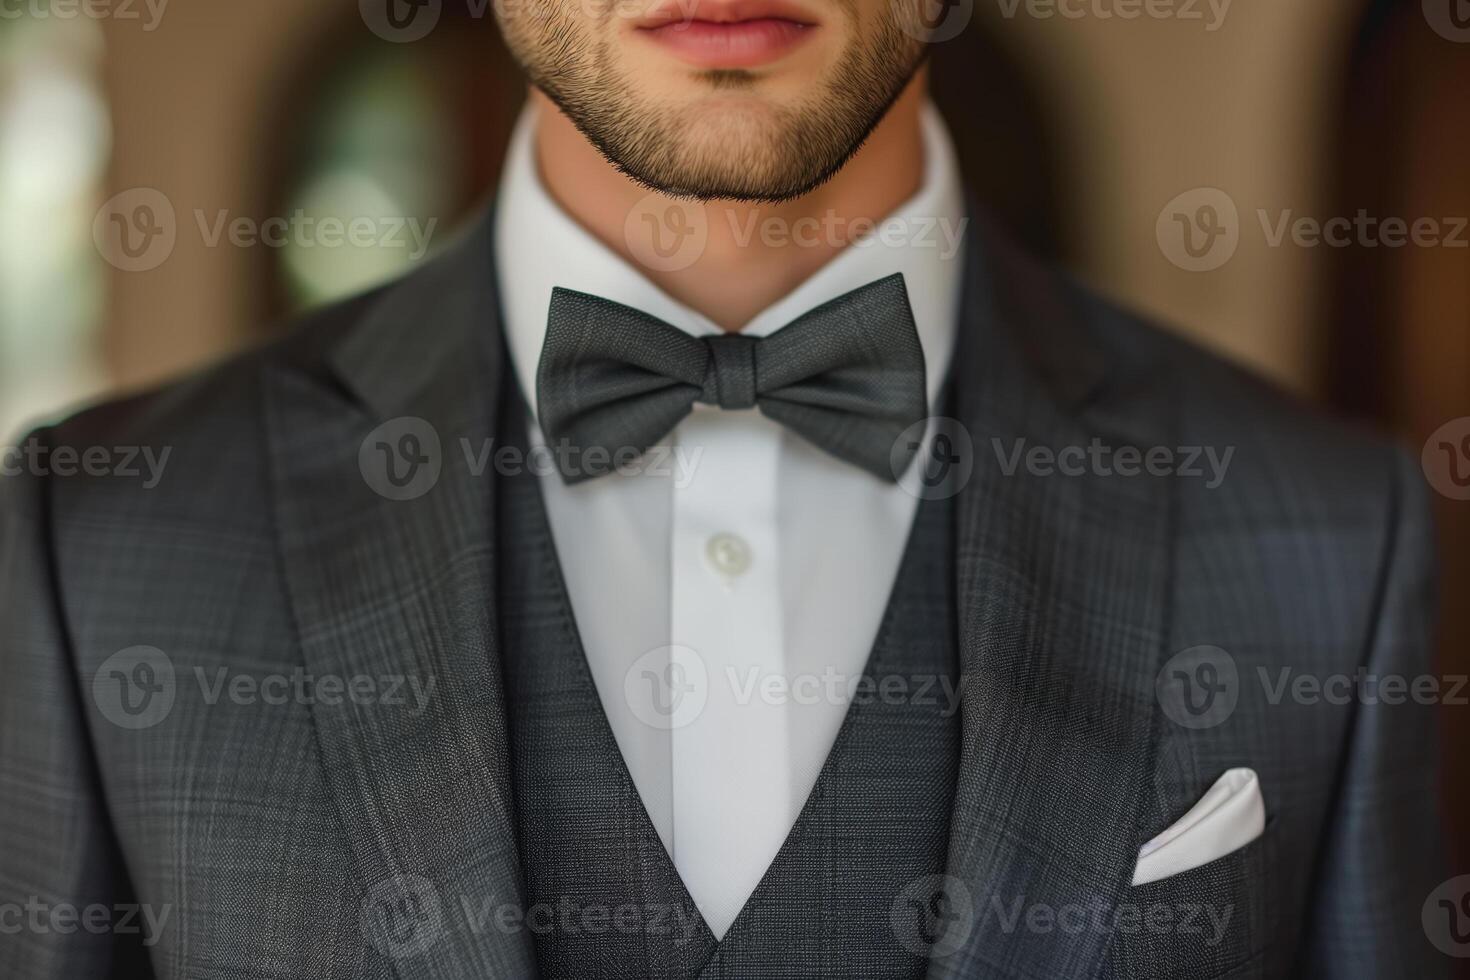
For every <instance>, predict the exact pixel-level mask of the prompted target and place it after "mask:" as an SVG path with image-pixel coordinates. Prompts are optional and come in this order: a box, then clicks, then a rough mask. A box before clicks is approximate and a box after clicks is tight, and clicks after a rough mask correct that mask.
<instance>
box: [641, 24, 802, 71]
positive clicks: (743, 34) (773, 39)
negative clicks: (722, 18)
mask: <svg viewBox="0 0 1470 980" xmlns="http://www.w3.org/2000/svg"><path fill="white" fill-rule="evenodd" d="M811 32H812V25H810V24H798V23H797V22H796V21H794V20H782V19H780V18H776V17H762V18H760V19H758V20H742V21H738V22H735V23H717V22H715V21H710V20H691V21H682V20H681V21H676V22H674V23H672V24H665V25H663V26H661V27H653V28H644V29H642V30H641V31H639V33H641V34H643V35H644V36H645V37H647V38H648V39H649V40H651V41H653V42H654V43H656V44H658V45H660V46H661V47H663V48H664V50H666V51H668V52H669V53H670V54H673V55H674V56H675V57H677V58H679V59H680V60H682V61H685V62H687V63H689V64H691V65H694V66H695V67H697V68H709V69H718V68H754V67H757V66H759V65H765V64H769V63H770V62H773V61H775V60H777V59H778V58H780V57H782V56H783V55H785V54H787V53H788V52H790V51H791V50H792V49H794V48H795V47H797V46H798V45H799V44H801V43H802V42H803V41H805V40H806V39H807V37H808V36H809V35H810V34H811Z"/></svg>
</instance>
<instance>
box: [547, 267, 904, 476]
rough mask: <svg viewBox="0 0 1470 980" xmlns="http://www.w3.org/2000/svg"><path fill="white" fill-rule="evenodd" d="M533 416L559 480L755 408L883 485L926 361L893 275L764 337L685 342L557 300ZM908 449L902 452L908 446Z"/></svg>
mask: <svg viewBox="0 0 1470 980" xmlns="http://www.w3.org/2000/svg"><path fill="white" fill-rule="evenodd" d="M536 399H537V403H538V404H537V411H538V413H539V415H540V419H541V428H542V431H543V432H545V434H546V438H547V441H548V442H549V443H551V444H552V445H553V446H557V445H569V446H571V447H575V448H576V449H578V450H580V451H581V453H582V455H583V458H582V459H581V460H575V461H574V460H571V459H569V457H568V456H567V454H565V453H560V452H558V453H555V454H554V455H555V456H556V458H557V460H558V463H559V467H560V469H561V472H562V476H563V478H564V479H565V480H566V482H568V483H579V482H581V481H583V480H586V479H589V478H591V477H594V476H599V475H601V474H602V473H606V472H609V471H610V470H611V469H612V467H613V465H614V463H615V462H616V460H615V459H614V460H613V461H611V462H608V463H607V464H606V465H605V466H601V465H598V466H595V467H592V466H589V463H590V462H591V461H592V460H591V459H590V458H589V457H588V456H587V454H586V451H587V450H588V449H592V448H597V449H600V450H602V453H600V454H599V457H600V459H598V460H597V461H598V463H599V464H600V463H601V461H602V460H608V459H609V458H610V457H615V455H616V454H617V453H619V452H624V453H626V452H628V451H629V450H631V449H636V450H637V451H638V452H640V453H641V452H643V451H644V450H647V449H648V448H649V447H650V446H653V445H654V444H656V443H657V442H658V441H659V440H660V439H662V438H663V437H664V436H666V435H668V433H669V431H670V430H672V429H673V428H674V426H676V425H678V424H679V421H680V420H681V419H683V418H684V416H686V415H688V414H689V413H690V411H691V410H693V408H694V403H695V402H704V403H706V404H710V405H718V406H720V407H721V408H736V409H738V408H759V409H760V410H761V412H762V413H763V414H764V415H766V416H767V417H769V418H771V419H774V420H775V421H777V422H780V423H781V424H782V425H785V426H787V427H788V428H790V429H791V430H793V431H794V432H796V433H798V434H800V435H801V436H803V437H805V438H806V439H808V440H810V441H811V442H812V443H814V444H816V445H817V446H820V447H821V448H822V449H825V450H826V451H827V452H829V453H831V454H832V455H834V456H836V457H837V458H839V459H842V460H846V461H847V462H849V463H852V464H854V465H855V466H860V467H862V468H863V469H865V470H867V471H868V472H869V473H872V474H873V475H874V476H877V477H878V478H879V479H882V480H887V481H889V482H894V481H896V480H897V479H898V477H899V476H900V475H901V474H902V473H903V471H904V470H905V469H906V468H907V467H908V464H909V462H910V460H912V458H913V455H914V452H915V451H916V448H917V444H915V445H907V444H905V445H898V439H899V436H900V435H902V434H903V432H904V430H905V429H907V428H908V427H909V426H911V425H913V424H914V423H916V422H919V421H922V420H923V419H924V418H925V416H926V415H927V414H928V411H927V401H926V399H925V394H924V350H923V348H922V347H921V346H920V344H919V334H918V331H917V330H915V329H914V317H913V313H912V312H911V311H910V310H909V302H908V294H907V293H906V292H905V291H904V285H903V276H901V275H892V276H888V277H887V278H885V279H879V280H878V281H877V282H873V283H869V284H868V285H866V286H863V287H862V288H860V289H855V290H853V291H852V292H850V293H846V294H844V295H842V296H839V297H837V298H836V299H834V300H832V301H830V302H828V303H823V304H822V305H821V306H819V307H817V308H816V309H814V310H812V311H811V312H810V313H807V314H805V315H803V316H801V317H799V318H797V319H795V320H793V321H792V322H791V323H789V324H787V325H786V326H785V327H782V328H781V329H780V330H777V331H776V332H775V333H773V334H771V335H770V336H768V337H763V338H755V337H743V336H740V335H738V334H729V335H724V336H717V337H691V336H690V335H689V334H686V333H684V332H683V331H682V330H679V329H678V328H676V327H674V326H671V325H670V324H667V323H665V322H664V321H662V320H659V319H657V318H655V317H651V316H649V315H648V314H646V313H641V312H639V311H638V310H635V309H632V308H630V307H627V306H623V305H622V304H620V303H614V302H611V301H610V300H605V299H602V298H600V297H597V296H589V295H587V294H586V293H578V292H573V291H572V290H569V289H561V288H559V287H558V288H557V289H554V290H552V293H551V313H550V317H549V322H548V323H547V327H546V342H545V344H544V345H543V347H542V348H541V364H540V367H539V368H538V369H537V373H536ZM906 442H907V441H906Z"/></svg>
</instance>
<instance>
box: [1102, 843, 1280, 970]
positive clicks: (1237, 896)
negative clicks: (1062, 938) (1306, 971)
mask: <svg viewBox="0 0 1470 980" xmlns="http://www.w3.org/2000/svg"><path fill="white" fill-rule="evenodd" d="M1272 822H1273V821H1269V820H1268V821H1267V823H1266V829H1265V832H1264V833H1262V834H1261V836H1260V837H1257V838H1256V839H1255V840H1253V841H1251V842H1250V843H1249V844H1247V845H1245V846H1244V847H1242V848H1239V849H1237V850H1235V851H1232V852H1231V853H1229V854H1227V855H1225V856H1224V857H1222V858H1217V859H1216V860H1214V861H1210V862H1208V863H1207V864H1202V865H1200V866H1199V867H1197V868H1191V869H1190V870H1188V871H1185V872H1182V873H1180V874H1177V875H1172V876H1170V877H1168V878H1164V879H1161V880H1159V881H1154V882H1150V883H1148V884H1146V885H1137V886H1134V887H1131V888H1128V889H1126V890H1125V891H1124V892H1123V895H1122V898H1121V899H1120V900H1119V903H1118V907H1117V910H1116V914H1115V916H1114V919H1113V935H1112V939H1111V940H1110V943H1109V946H1108V955H1107V965H1106V967H1105V969H1104V970H1103V976H1105V977H1110V978H1118V980H1122V978H1128V980H1153V978H1160V980H1163V978H1169V980H1174V978H1178V977H1189V978H1190V980H1218V978H1226V977H1229V978H1231V980H1235V978H1248V977H1263V976H1265V975H1266V974H1265V969H1266V964H1265V955H1264V954H1265V943H1266V937H1267V928H1266V911H1267V910H1266V902H1267V899H1268V894H1267V873H1268V868H1269V864H1268V861H1267V857H1266V855H1267V851H1268V849H1269V845H1270V842H1271V840H1272V835H1271V829H1272V828H1271V824H1272Z"/></svg>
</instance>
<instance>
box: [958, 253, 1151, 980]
mask: <svg viewBox="0 0 1470 980" xmlns="http://www.w3.org/2000/svg"><path fill="white" fill-rule="evenodd" d="M977 245H978V247H976V246H977ZM982 249H983V255H982V254H980V253H981V250H982ZM971 252H972V256H971V261H972V265H971V269H970V274H969V277H968V279H967V288H968V289H969V290H970V294H969V296H968V297H967V301H966V304H965V308H966V311H967V312H966V315H965V316H966V320H965V322H964V323H963V325H962V335H961V341H960V350H959V352H958V353H957V355H956V357H957V360H956V366H957V372H956V378H957V379H958V382H957V395H958V414H959V417H960V419H961V421H962V422H963V423H964V425H965V426H966V427H967V428H968V429H969V432H970V436H971V438H972V440H973V444H974V448H975V460H976V465H975V471H974V475H973V476H972V478H971V480H970V482H969V484H968V485H967V486H966V487H965V488H964V490H963V491H962V493H961V496H960V500H959V509H958V515H957V518H958V551H957V560H956V574H957V576H958V578H959V589H958V594H959V602H960V616H959V634H960V648H961V663H962V671H963V674H964V685H965V686H964V690H963V701H962V716H963V729H964V735H963V739H964V741H963V748H962V759H961V773H960V778H959V782H958V786H957V788H956V795H955V803H954V811H953V814H952V818H951V835H950V856H949V862H948V873H949V875H951V876H952V879H951V880H950V881H949V883H948V887H950V888H952V889H956V890H957V891H958V892H959V894H958V895H951V896H949V899H950V902H951V904H950V905H949V906H948V908H950V909H964V908H969V909H972V910H973V915H972V916H969V917H968V918H967V919H964V920H960V919H956V920H955V921H953V922H951V923H950V924H949V928H950V929H951V930H953V931H951V932H949V933H947V934H946V936H945V939H944V940H943V942H942V943H941V945H940V946H939V947H936V954H939V953H946V955H936V958H935V960H934V962H933V964H932V967H931V970H930V974H929V975H930V977H931V978H950V977H960V976H1005V977H1091V976H1095V975H1096V974H1097V973H1098V970H1099V969H1100V966H1101V963H1102V960H1103V957H1104V954H1105V952H1106V947H1107V942H1108V936H1107V932H1106V930H1105V929H1100V928H1095V927H1093V926H1092V922H1093V921H1094V920H1093V919H1092V918H1090V916H1092V915H1094V914H1097V915H1101V916H1102V918H1101V920H1100V921H1103V922H1107V921H1110V920H1109V919H1108V918H1107V915H1108V914H1109V913H1110V912H1111V911H1112V910H1113V909H1114V907H1115V906H1116V904H1117V903H1118V901H1119V900H1120V898H1121V897H1122V895H1123V891H1124V889H1125V888H1126V887H1127V886H1128V885H1129V882H1130V878H1131V874H1132V870H1133V865H1134V861H1135V858H1136V855H1137V849H1138V847H1139V845H1140V844H1141V841H1140V839H1139V838H1140V834H1141V828H1140V827H1139V820H1138V818H1139V814H1140V812H1141V807H1142V804H1143V801H1144V800H1145V798H1146V797H1147V793H1148V785H1149V779H1150V775H1151V771H1152V764H1153V759H1152V757H1153V741H1154V740H1153V735H1152V731H1153V725H1154V719H1155V711H1154V706H1155V705H1154V695H1153V691H1154V686H1153V681H1154V676H1155V671H1156V670H1157V669H1158V667H1159V665H1160V662H1161V660H1162V658H1161V654H1162V652H1163V650H1164V646H1165V626H1166V623H1165V596H1166V592H1165V585H1166V580H1167V575H1168V565H1169V555H1170V547H1169V535H1170V499H1171V498H1170V492H1169V489H1168V485H1167V484H1168V480H1167V478H1161V477H1148V476H1137V477H1125V476H1119V475H1100V474H1099V473H1098V472H1093V471H1091V470H1089V472H1088V473H1087V474H1086V475H1080V476H1065V475H1043V474H1042V473H1041V471H1040V470H1039V469H1036V468H1033V467H1028V465H1027V462H1026V457H1025V454H1026V453H1027V452H1028V451H1029V450H1031V449H1033V448H1035V447H1045V448H1047V449H1049V450H1060V449H1062V448H1063V447H1067V446H1080V447H1083V448H1087V447H1089V446H1091V445H1092V444H1093V439H1094V437H1096V438H1097V439H1099V440H1100V441H1101V444H1103V445H1107V446H1111V447H1114V448H1116V447H1119V446H1123V445H1130V444H1131V445H1135V446H1139V447H1143V448H1146V447H1148V446H1150V445H1170V444H1171V443H1170V442H1168V441H1167V437H1166V435H1165V429H1164V427H1163V426H1162V425H1160V424H1158V423H1159V422H1160V421H1161V420H1166V419H1169V418H1171V417H1172V415H1171V413H1170V405H1169V400H1170V399H1169V397H1168V393H1167V392H1166V391H1161V390H1156V389H1154V388H1151V387H1150V386H1149V385H1147V384H1134V383H1132V382H1130V379H1128V378H1126V377H1120V376H1118V375H1117V373H1116V372H1115V371H1114V370H1113V368H1112V366H1111V365H1110V364H1109V361H1108V358H1107V356H1106V352H1105V350H1104V349H1103V348H1102V347H1101V346H1100V345H1099V343H1098V342H1097V341H1096V340H1094V339H1093V336H1094V335H1093V334H1092V333H1090V332H1089V333H1086V334H1084V332H1083V331H1081V330H1078V329H1076V326H1077V323H1076V318H1077V317H1079V316H1082V315H1084V311H1083V310H1081V309H1080V308H1073V307H1071V306H1069V305H1068V304H1069V298H1070V297H1072V296H1073V295H1074V294H1073V292H1072V290H1071V287H1070V286H1068V285H1067V284H1066V283H1064V282H1062V281H1061V280H1060V279H1056V278H1054V277H1052V276H1051V275H1050V274H1048V273H1045V272H1043V271H1041V270H1040V269H1039V268H1038V267H1035V266H1032V265H1031V264H1030V262H1029V261H1028V260H1026V259H1024V258H1022V257H1020V256H1018V255H1015V254H1013V253H1011V252H1009V251H1008V250H1007V246H1004V245H1003V244H1001V243H999V242H991V241H985V240H981V241H979V242H973V241H972V248H971ZM987 280H988V281H990V282H992V283H994V288H993V289H991V288H988V287H985V286H983V285H982V284H983V283H984V282H985V281H987ZM1125 403H1126V405H1127V410H1126V411H1123V407H1124V405H1125ZM1125 419H1126V420H1128V422H1127V424H1122V421H1121V420H1125ZM1018 451H1019V453H1020V455H1019V456H1017V452H1018ZM1007 470H1011V472H1009V473H1008V472H1007ZM1028 470H1030V471H1029V472H1028ZM954 879H958V881H957V882H956V881H954ZM967 900H968V901H967ZM1048 914H1051V915H1053V916H1058V917H1060V918H1058V919H1057V920H1056V921H1055V922H1053V924H1052V925H1051V926H1050V928H1049V929H1047V928H1045V927H1044V926H1043V927H1037V926H1036V925H1034V924H1033V921H1040V922H1043V923H1044V922H1045V921H1046V919H1045V918H1044V917H1045V916H1046V915H1048ZM1083 914H1087V915H1088V916H1089V918H1088V919H1087V920H1086V922H1085V927H1084V928H1081V929H1076V928H1072V929H1068V928H1066V927H1065V925H1064V924H1065V923H1067V922H1076V921H1077V916H1080V915H1083ZM1031 915H1036V916H1042V917H1043V918H1041V919H1036V920H1032V919H1028V916H1031ZM1059 923H1060V924H1059ZM951 949H952V950H953V951H952V952H947V951H948V950H951Z"/></svg>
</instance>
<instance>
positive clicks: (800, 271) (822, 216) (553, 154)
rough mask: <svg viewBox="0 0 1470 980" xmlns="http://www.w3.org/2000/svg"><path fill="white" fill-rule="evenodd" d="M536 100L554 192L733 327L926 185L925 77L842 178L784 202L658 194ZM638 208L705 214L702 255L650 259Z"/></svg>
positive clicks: (686, 219)
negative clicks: (635, 214) (922, 117)
mask: <svg viewBox="0 0 1470 980" xmlns="http://www.w3.org/2000/svg"><path fill="white" fill-rule="evenodd" d="M532 99H533V100H534V101H535V102H536V103H537V109H538V123H537V129H536V155H537V159H538V162H539V163H538V165H539V169H540V176H541V181H542V183H543V184H544V185H545V186H546V190H547V192H548V193H549V194H550V195H551V196H552V198H553V199H554V200H555V201H556V202H557V203H558V204H559V205H560V206H561V207H562V209H563V210H565V211H566V212H567V213H568V214H570V215H571V216H572V217H573V218H575V219H576V220H577V221H578V222H579V223H580V224H581V225H582V226H583V227H584V228H586V229H587V230H588V231H589V232H591V233H592V234H593V235H595V236H596V237H597V238H598V239H600V240H601V241H602V243H603V244H604V245H606V246H608V247H609V248H611V249H613V250H614V251H615V252H617V253H618V254H619V255H621V256H623V257H624V258H625V259H627V260H628V261H629V262H631V263H633V264H634V265H635V266H636V267H638V268H639V269H640V270H642V271H643V272H644V274H645V275H647V276H648V278H649V279H651V280H652V281H653V282H654V284H656V285H657V286H658V287H659V288H660V289H662V290H663V291H664V292H666V293H668V294H669V295H670V296H672V297H673V298H674V299H676V300H678V301H679V302H680V303H682V304H684V305H685V306H687V307H689V308H690V309H693V310H695V311H696V312H698V313H701V314H703V315H704V316H706V317H708V318H709V319H710V320H711V321H712V322H714V323H716V324H718V325H719V326H720V327H721V328H722V329H724V330H727V331H730V332H734V331H738V330H740V329H741V328H742V327H743V326H744V325H745V324H746V323H748V322H750V320H751V319H752V318H753V317H754V316H755V315H756V314H757V313H759V312H760V311H761V310H763V309H765V308H766V307H768V306H770V305H772V304H773V303H775V302H776V301H777V300H779V299H781V297H783V296H785V295H786V294H788V293H790V292H791V291H792V290H793V289H795V288H796V287H797V286H799V285H801V283H802V282H804V281H806V280H807V279H808V278H810V277H811V275H812V274H813V273H815V272H816V271H817V270H818V269H820V268H821V267H822V266H823V265H825V264H826V263H827V262H828V261H830V260H831V259H832V257H833V256H835V255H836V254H837V253H838V252H840V251H842V249H843V248H844V247H846V246H847V244H848V243H849V242H850V241H851V240H852V239H853V238H855V237H859V236H861V235H862V234H864V233H866V232H869V231H871V230H872V225H873V223H876V222H878V221H880V220H882V219H883V218H885V217H887V216H888V215H889V214H891V213H892V212H893V211H894V210H895V209H897V208H898V206H899V205H901V204H902V203H903V202H904V201H906V200H908V199H909V198H910V197H912V196H913V195H914V194H915V193H917V192H918V190H919V187H920V185H921V183H922V181H923V173H924V147H923V137H922V131H921V127H920V114H921V111H922V108H923V100H924V79H923V77H922V75H921V76H920V77H917V78H915V79H914V81H913V82H911V83H910V84H909V86H908V88H906V89H905V90H904V92H903V94H902V95H900V96H899V98H898V100H897V101H896V102H894V104H893V106H892V107H891V108H890V109H889V111H888V113H887V114H886V115H885V116H884V117H883V119H882V121H881V122H879V124H878V126H877V127H876V128H875V129H874V130H873V132H872V134H871V135H870V136H869V138H868V140H867V141H866V142H865V143H864V144H863V146H862V147H861V148H860V149H859V150H858V152H857V153H856V154H855V155H854V156H853V158H852V159H851V160H850V161H848V163H847V165H846V166H845V167H843V168H842V169H841V170H840V171H838V173H837V174H836V175H835V176H834V177H833V178H832V179H831V180H829V181H828V182H826V183H825V184H823V185H822V186H821V187H818V188H817V189H815V190H813V191H812V192H811V193H809V194H806V195H804V196H802V197H800V198H797V199H796V200H792V201H785V202H782V203H780V204H747V203H741V202H736V201H710V202H705V203H700V202H695V201H689V200H680V199H676V198H672V197H666V196H664V195H661V194H652V195H650V192H649V191H648V189H647V188H645V187H640V186H639V185H638V184H636V183H634V182H633V181H632V180H630V179H629V178H628V177H627V176H625V175H623V174H621V173H619V172H618V171H617V169H616V168H614V167H613V165H612V164H611V163H609V162H608V161H607V160H606V159H605V158H604V157H603V156H602V154H601V153H599V152H598V151H597V149H596V148H594V147H593V146H592V144H590V143H589V142H587V140H586V138H584V137H583V136H582V134H581V133H580V132H578V131H577V128H576V127H575V126H574V125H573V124H572V121H571V120H570V119H568V118H567V117H566V116H565V115H564V114H563V113H562V112H561V110H559V109H558V108H556V106H555V104H553V103H552V102H551V100H550V99H548V98H547V97H546V96H545V95H543V94H541V93H540V92H539V91H536V90H533V92H532ZM635 208H636V209H637V210H638V213H639V215H647V216H648V218H647V219H646V221H647V222H649V223H654V222H657V223H661V224H664V225H665V227H667V228H669V229H677V228H679V227H694V228H697V227H698V226H699V223H700V222H701V221H702V222H703V224H704V226H705V227H706V228H707V229H708V236H707V239H706V242H705V245H704V247H703V249H702V251H701V250H698V249H697V247H695V248H691V249H690V250H689V251H690V252H691V253H695V254H686V253H685V252H684V251H683V250H679V249H675V250H674V251H673V253H672V254H669V252H667V251H666V252H665V253H663V254H664V255H666V256H668V258H667V260H660V259H659V258H657V256H656V255H655V256H652V258H651V253H650V252H649V251H647V246H643V247H642V248H640V247H639V246H640V245H643V243H641V242H640V241H639V236H638V235H637V234H636V233H635V234H629V233H628V231H625V229H630V230H632V231H634V232H637V230H638V229H640V228H642V229H644V237H645V238H646V237H648V234H649V231H650V228H649V225H647V224H640V223H639V222H638V221H637V220H633V221H631V222H630V218H629V216H630V215H631V214H633V212H634V209H635ZM669 209H674V210H673V211H672V213H671V211H670V210H669ZM679 240H680V239H679V238H677V237H673V238H668V239H667V243H668V244H670V245H672V243H674V242H676V241H679ZM693 240H694V239H691V240H690V241H693ZM660 241H661V242H662V241H665V239H660ZM640 251H642V252H643V254H641V255H640V254H639V253H640ZM696 255H697V257H696ZM650 259H651V260H650Z"/></svg>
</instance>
